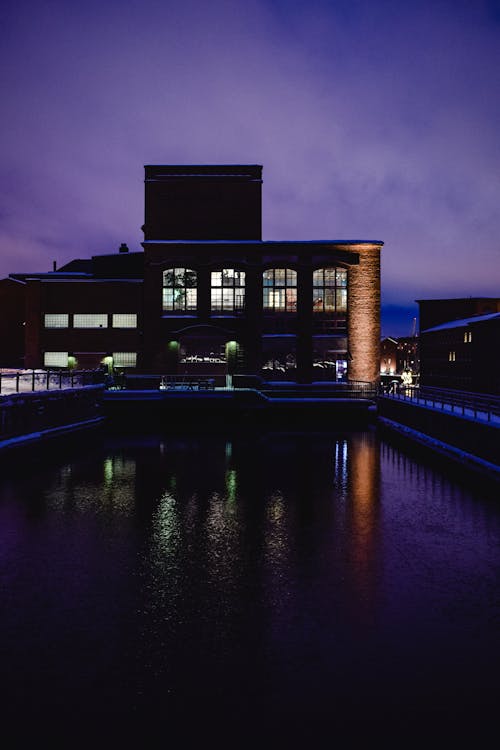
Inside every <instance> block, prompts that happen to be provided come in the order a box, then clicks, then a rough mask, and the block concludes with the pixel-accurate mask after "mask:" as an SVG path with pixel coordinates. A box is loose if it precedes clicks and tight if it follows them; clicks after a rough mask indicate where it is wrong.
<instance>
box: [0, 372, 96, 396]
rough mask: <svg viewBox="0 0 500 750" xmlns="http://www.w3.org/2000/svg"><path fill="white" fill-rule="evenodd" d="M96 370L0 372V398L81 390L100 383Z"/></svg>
mask: <svg viewBox="0 0 500 750" xmlns="http://www.w3.org/2000/svg"><path fill="white" fill-rule="evenodd" d="M102 381H103V374H102V372H101V371H98V370H18V371H12V372H0V396H6V395H10V394H12V393H28V392H33V391H48V390H62V389H64V388H82V387H83V386H86V385H97V384H98V383H102Z"/></svg>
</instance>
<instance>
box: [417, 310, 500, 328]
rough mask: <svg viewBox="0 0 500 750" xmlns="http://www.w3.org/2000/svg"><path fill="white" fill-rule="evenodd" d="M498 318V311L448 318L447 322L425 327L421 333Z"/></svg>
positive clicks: (461, 326) (499, 316)
mask: <svg viewBox="0 0 500 750" xmlns="http://www.w3.org/2000/svg"><path fill="white" fill-rule="evenodd" d="M496 318H498V319H500V312H497V313H486V314H485V315H473V316H471V317H469V318H460V319H458V320H449V321H448V322H447V323H441V324H440V325H438V326H432V328H426V329H425V331H422V333H432V332H434V331H446V330H447V329H448V328H465V327H466V326H469V325H473V324H474V323H484V322H486V321H487V320H495V319H496Z"/></svg>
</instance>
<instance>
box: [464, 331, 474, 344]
mask: <svg viewBox="0 0 500 750" xmlns="http://www.w3.org/2000/svg"><path fill="white" fill-rule="evenodd" d="M471 341H472V331H465V333H464V343H465V344H470V343H471Z"/></svg>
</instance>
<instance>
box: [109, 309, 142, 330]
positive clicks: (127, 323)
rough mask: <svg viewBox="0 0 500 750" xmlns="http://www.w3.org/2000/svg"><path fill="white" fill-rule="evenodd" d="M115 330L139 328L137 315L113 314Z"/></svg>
mask: <svg viewBox="0 0 500 750" xmlns="http://www.w3.org/2000/svg"><path fill="white" fill-rule="evenodd" d="M112 325H113V328H137V315H136V313H113V323H112Z"/></svg>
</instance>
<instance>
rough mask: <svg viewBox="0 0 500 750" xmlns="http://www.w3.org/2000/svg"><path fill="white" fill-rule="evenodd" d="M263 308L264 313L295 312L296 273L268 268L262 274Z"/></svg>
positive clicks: (287, 269)
mask: <svg viewBox="0 0 500 750" xmlns="http://www.w3.org/2000/svg"><path fill="white" fill-rule="evenodd" d="M262 284H263V290H262V291H263V307H264V310H265V311H266V312H296V310H297V271H294V270H293V269H291V268H269V269H268V270H267V271H264V273H263V274H262Z"/></svg>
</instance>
